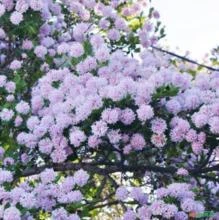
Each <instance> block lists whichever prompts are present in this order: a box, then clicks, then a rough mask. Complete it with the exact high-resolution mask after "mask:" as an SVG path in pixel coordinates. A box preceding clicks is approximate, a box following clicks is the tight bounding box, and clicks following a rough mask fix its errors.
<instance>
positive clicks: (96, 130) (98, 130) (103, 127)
mask: <svg viewBox="0 0 219 220" xmlns="http://www.w3.org/2000/svg"><path fill="white" fill-rule="evenodd" d="M91 128H92V133H93V134H94V135H95V136H97V137H102V136H104V135H105V134H106V132H107V130H108V127H107V124H106V122H104V121H97V122H95V123H94V124H93V125H92V126H91Z"/></svg>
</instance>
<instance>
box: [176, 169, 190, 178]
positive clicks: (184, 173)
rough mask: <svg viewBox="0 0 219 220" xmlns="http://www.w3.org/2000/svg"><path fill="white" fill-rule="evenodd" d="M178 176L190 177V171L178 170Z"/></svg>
mask: <svg viewBox="0 0 219 220" xmlns="http://www.w3.org/2000/svg"><path fill="white" fill-rule="evenodd" d="M177 174H178V175H180V176H188V175H189V172H188V170H186V169H184V168H179V169H178V170H177Z"/></svg>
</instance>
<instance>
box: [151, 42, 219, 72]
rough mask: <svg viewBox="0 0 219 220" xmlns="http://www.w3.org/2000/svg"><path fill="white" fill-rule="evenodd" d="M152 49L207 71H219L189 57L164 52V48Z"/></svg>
mask: <svg viewBox="0 0 219 220" xmlns="http://www.w3.org/2000/svg"><path fill="white" fill-rule="evenodd" d="M151 47H152V48H153V49H154V50H157V51H160V52H162V53H166V54H169V55H171V56H174V57H177V58H179V59H181V60H184V61H186V62H189V63H192V64H195V65H197V66H200V67H203V68H206V69H208V70H211V71H219V69H215V68H214V67H211V66H207V65H205V64H201V63H198V62H196V61H194V60H191V59H189V58H187V57H185V56H181V55H178V54H176V53H173V52H171V51H167V50H164V49H162V48H159V47H155V46H151Z"/></svg>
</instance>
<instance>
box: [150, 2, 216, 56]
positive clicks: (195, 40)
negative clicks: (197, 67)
mask: <svg viewBox="0 0 219 220" xmlns="http://www.w3.org/2000/svg"><path fill="white" fill-rule="evenodd" d="M152 3H153V5H154V6H155V8H156V9H157V10H158V11H159V12H160V15H161V21H162V23H163V24H164V25H165V26H166V34H167V36H166V37H165V40H164V41H163V42H162V43H163V44H164V45H168V46H169V48H170V49H171V50H173V51H176V48H177V47H179V48H180V52H181V53H182V54H184V52H186V51H190V57H191V58H194V59H198V60H200V59H201V58H203V57H204V55H205V54H206V53H209V52H210V50H211V49H212V48H214V47H216V46H219V0H153V1H152Z"/></svg>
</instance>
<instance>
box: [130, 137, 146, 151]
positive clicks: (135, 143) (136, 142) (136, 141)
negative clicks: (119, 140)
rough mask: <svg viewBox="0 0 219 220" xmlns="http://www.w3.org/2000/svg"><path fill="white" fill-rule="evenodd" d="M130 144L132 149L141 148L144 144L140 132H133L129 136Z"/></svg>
mask: <svg viewBox="0 0 219 220" xmlns="http://www.w3.org/2000/svg"><path fill="white" fill-rule="evenodd" d="M130 144H131V146H132V148H133V149H134V150H142V149H143V148H144V147H145V145H146V142H145V139H144V137H143V136H142V135H141V134H138V133H137V134H134V135H133V136H132V138H131V141H130Z"/></svg>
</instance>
